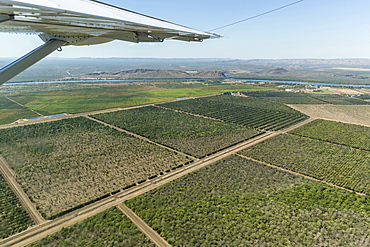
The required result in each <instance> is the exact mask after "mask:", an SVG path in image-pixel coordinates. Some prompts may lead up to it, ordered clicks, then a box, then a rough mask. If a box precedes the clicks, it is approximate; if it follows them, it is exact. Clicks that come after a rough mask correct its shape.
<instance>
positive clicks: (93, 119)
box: [86, 116, 199, 160]
mask: <svg viewBox="0 0 370 247" xmlns="http://www.w3.org/2000/svg"><path fill="white" fill-rule="evenodd" d="M86 118H88V119H90V120H92V121H95V122H98V123H100V124H103V125H105V126H108V127H110V128H112V129H115V130H118V131H121V132H124V133H126V134H129V135H131V136H134V137H136V138H139V139H141V140H144V141H146V142H149V143H151V144H154V145H157V146H159V147H161V148H165V149H168V150H170V151H172V152H175V153H178V154H181V155H184V156H188V157H190V158H192V159H193V160H199V159H198V158H195V157H192V156H190V155H189V154H185V153H182V152H180V151H177V150H175V149H173V148H170V147H167V146H164V145H162V144H159V143H157V142H154V141H152V140H150V139H148V138H146V137H143V136H141V135H138V134H135V133H132V132H130V131H127V130H125V129H121V128H119V127H116V126H114V125H111V124H108V123H105V122H103V121H100V120H98V119H95V118H93V117H90V116H86Z"/></svg>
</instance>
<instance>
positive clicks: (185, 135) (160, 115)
mask: <svg viewBox="0 0 370 247" xmlns="http://www.w3.org/2000/svg"><path fill="white" fill-rule="evenodd" d="M94 117H95V118H97V119H99V120H102V121H104V122H107V123H110V124H113V125H115V126H119V127H121V128H123V129H126V130H129V131H131V132H134V133H136V134H139V135H141V136H145V137H147V138H149V139H151V140H153V141H155V142H158V143H161V144H164V145H166V146H169V147H172V148H174V149H176V150H179V151H181V152H184V153H187V154H189V155H192V156H195V157H198V158H201V157H203V156H206V155H208V154H211V153H214V152H216V151H218V150H220V149H223V148H226V147H228V146H230V145H233V144H235V143H238V142H241V141H243V140H246V139H249V138H252V137H254V136H256V135H258V134H260V133H261V132H259V131H257V130H254V129H250V128H245V127H241V126H235V125H233V124H228V123H223V122H220V121H214V120H211V119H206V118H202V117H196V116H193V115H189V114H185V113H180V112H175V111H172V110H166V109H162V108H159V107H154V106H149V107H143V108H138V109H132V110H127V111H119V112H112V113H107V114H100V115H95V116H94Z"/></svg>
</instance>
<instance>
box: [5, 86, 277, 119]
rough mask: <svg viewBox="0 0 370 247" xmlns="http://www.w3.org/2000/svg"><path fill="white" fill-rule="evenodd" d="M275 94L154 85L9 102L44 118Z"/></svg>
mask: <svg viewBox="0 0 370 247" xmlns="http://www.w3.org/2000/svg"><path fill="white" fill-rule="evenodd" d="M241 90H242V91H254V90H271V89H270V88H263V87H256V86H250V85H217V86H200V87H191V88H173V89H171V88H170V89H167V88H163V87H156V86H151V85H142V86H138V85H134V86H132V85H131V86H129V85H123V86H109V87H108V86H98V85H97V86H95V87H92V88H91V87H90V88H84V89H81V88H77V89H70V90H58V91H44V92H30V93H22V94H16V95H11V96H9V98H12V99H14V100H15V101H17V102H19V103H21V104H24V105H26V106H27V107H28V108H30V109H33V110H36V111H37V112H40V113H41V114H44V115H51V114H57V113H79V112H87V111H93V110H101V109H107V108H114V107H127V106H134V105H142V104H148V103H156V102H163V101H168V100H174V99H176V98H179V97H196V96H202V95H208V94H215V93H223V92H229V91H241Z"/></svg>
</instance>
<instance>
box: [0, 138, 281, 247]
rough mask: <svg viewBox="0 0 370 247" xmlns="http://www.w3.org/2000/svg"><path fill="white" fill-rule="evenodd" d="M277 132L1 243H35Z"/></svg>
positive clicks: (214, 155)
mask: <svg viewBox="0 0 370 247" xmlns="http://www.w3.org/2000/svg"><path fill="white" fill-rule="evenodd" d="M278 134H279V133H277V132H269V133H265V134H262V135H260V136H257V137H255V138H253V139H250V140H248V141H245V142H242V143H239V144H237V145H235V146H233V147H229V148H227V149H224V150H222V151H220V152H218V153H215V154H213V155H211V156H208V157H205V158H203V159H200V160H198V161H195V162H194V163H191V164H189V165H186V166H184V167H181V168H179V169H177V170H174V171H171V172H169V173H167V174H164V175H162V176H159V177H157V178H154V179H152V180H149V181H147V182H144V183H142V184H140V185H137V186H135V187H133V188H130V189H128V190H125V191H122V192H119V193H117V194H115V195H113V196H110V197H108V198H106V199H103V200H100V201H98V202H96V203H93V204H91V205H88V206H86V207H84V208H81V209H79V210H76V211H74V212H72V213H70V214H67V215H64V216H62V217H60V218H57V219H55V220H53V221H47V222H44V223H42V224H41V225H39V226H36V227H33V228H31V229H27V230H26V231H23V232H21V233H18V234H16V235H13V236H11V237H9V238H6V239H3V240H1V241H0V246H1V247H5V246H15V245H16V246H27V245H29V244H31V243H33V242H36V241H38V240H40V239H42V238H44V237H46V236H48V235H51V234H53V233H56V232H58V231H60V230H61V229H62V228H65V227H69V226H71V225H74V224H76V223H77V222H80V221H82V220H84V219H87V218H89V217H91V216H94V215H96V214H98V213H100V212H103V211H105V210H107V209H109V208H111V207H114V206H118V205H120V204H121V203H123V202H124V201H127V200H130V199H132V198H134V197H137V196H139V195H142V194H144V193H147V192H149V191H151V190H153V189H156V188H158V187H160V186H162V185H165V184H167V183H169V182H171V181H174V180H176V179H178V178H180V177H183V176H185V175H187V174H189V173H192V172H194V171H197V170H199V169H201V168H203V167H205V166H208V165H210V164H212V163H214V162H216V161H219V160H221V159H223V158H226V157H227V156H229V155H231V154H234V153H237V152H239V151H241V150H243V149H245V148H247V147H250V146H253V145H255V144H257V143H259V142H262V141H264V140H266V139H268V138H271V137H273V136H276V135H278Z"/></svg>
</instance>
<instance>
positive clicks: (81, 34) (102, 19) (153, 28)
mask: <svg viewBox="0 0 370 247" xmlns="http://www.w3.org/2000/svg"><path fill="white" fill-rule="evenodd" d="M0 32H7V33H24V34H36V35H39V36H40V38H41V39H42V40H43V41H44V42H45V44H44V45H42V46H40V47H39V48H37V49H35V50H34V51H32V52H31V53H29V54H27V55H25V56H24V57H22V58H20V59H18V60H17V61H15V62H13V63H12V64H10V65H8V66H6V67H4V68H3V69H1V70H0V85H1V84H3V83H5V82H6V81H7V80H9V79H10V78H12V77H14V76H15V75H16V74H18V73H20V72H22V71H23V70H25V69H26V68H28V67H30V66H31V65H32V64H34V63H36V62H37V61H39V60H41V59H42V58H44V57H45V56H47V55H48V54H50V53H51V52H53V51H55V49H57V48H59V47H61V46H64V45H92V44H100V43H106V42H110V41H112V40H123V41H129V42H137V43H139V42H163V41H164V40H165V39H175V40H182V41H203V40H204V39H209V38H219V37H220V36H219V35H217V34H212V33H207V32H202V31H198V30H195V29H191V28H188V27H185V26H181V25H177V24H174V23H171V22H167V21H164V20H160V19H157V18H154V17H150V16H146V15H142V14H139V13H136V12H133V11H130V10H126V9H123V8H119V7H115V6H112V5H109V4H105V3H102V2H99V1H95V0H18V1H12V0H0Z"/></svg>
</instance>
